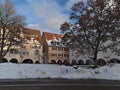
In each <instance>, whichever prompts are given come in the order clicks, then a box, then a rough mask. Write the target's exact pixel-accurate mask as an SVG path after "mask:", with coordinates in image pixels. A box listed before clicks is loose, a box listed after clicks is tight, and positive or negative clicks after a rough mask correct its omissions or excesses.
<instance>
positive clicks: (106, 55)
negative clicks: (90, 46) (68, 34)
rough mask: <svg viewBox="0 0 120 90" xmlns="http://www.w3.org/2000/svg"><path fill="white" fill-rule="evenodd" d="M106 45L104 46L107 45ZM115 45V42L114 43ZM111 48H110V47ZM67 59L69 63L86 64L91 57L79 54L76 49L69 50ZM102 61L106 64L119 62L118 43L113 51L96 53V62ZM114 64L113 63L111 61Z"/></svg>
mask: <svg viewBox="0 0 120 90" xmlns="http://www.w3.org/2000/svg"><path fill="white" fill-rule="evenodd" d="M107 43H111V41H108V42H107ZM107 43H106V45H107ZM114 43H115V42H114ZM111 48H112V46H111ZM69 56H70V57H69V59H70V62H73V61H76V62H77V63H79V62H80V61H83V63H84V64H87V61H88V60H92V57H90V56H87V54H84V55H83V54H81V53H80V52H79V51H77V49H70V52H69ZM101 59H102V60H104V61H105V62H106V63H107V62H109V61H111V60H119V61H120V41H118V43H117V46H116V47H115V49H113V50H110V49H109V48H108V49H107V50H104V51H100V52H99V53H98V58H97V60H101ZM112 62H114V61H112Z"/></svg>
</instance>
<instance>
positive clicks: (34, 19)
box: [16, 0, 80, 33]
mask: <svg viewBox="0 0 120 90" xmlns="http://www.w3.org/2000/svg"><path fill="white" fill-rule="evenodd" d="M26 1H27V3H28V4H25V5H24V4H23V5H21V7H20V6H16V7H17V11H18V12H19V13H22V14H23V15H24V16H26V19H27V20H26V22H27V24H28V25H27V27H30V28H32V29H40V30H42V31H48V32H56V33H60V30H59V28H60V25H61V24H62V23H64V22H65V21H67V20H68V18H69V15H67V14H65V13H64V12H65V11H67V10H70V8H71V6H72V5H73V4H74V3H75V2H76V1H80V0H69V1H68V2H67V3H66V5H64V6H60V5H59V4H58V3H57V2H56V0H26Z"/></svg>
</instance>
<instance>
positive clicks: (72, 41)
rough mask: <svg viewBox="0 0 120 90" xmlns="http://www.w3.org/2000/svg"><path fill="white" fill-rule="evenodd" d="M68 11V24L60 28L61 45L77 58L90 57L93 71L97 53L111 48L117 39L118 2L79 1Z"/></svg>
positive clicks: (119, 13)
mask: <svg viewBox="0 0 120 90" xmlns="http://www.w3.org/2000/svg"><path fill="white" fill-rule="evenodd" d="M71 10H72V13H71V15H70V21H69V22H65V23H63V24H62V25H61V28H60V29H61V31H62V33H64V41H65V42H67V43H68V44H69V45H70V46H71V47H72V48H75V49H77V50H79V52H80V54H87V55H88V56H89V57H90V56H92V59H93V61H94V65H95V67H96V66H97V65H96V62H97V55H98V52H99V51H103V50H106V49H108V48H109V49H111V47H112V48H113V47H114V46H115V45H116V44H115V42H117V40H118V39H119V38H120V1H119V0H86V1H85V0H83V1H80V2H77V3H75V4H74V5H73V6H72V8H71Z"/></svg>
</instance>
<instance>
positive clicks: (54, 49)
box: [42, 32, 69, 63]
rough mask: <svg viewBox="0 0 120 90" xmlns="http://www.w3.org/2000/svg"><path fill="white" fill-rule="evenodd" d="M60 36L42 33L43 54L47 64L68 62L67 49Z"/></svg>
mask: <svg viewBox="0 0 120 90" xmlns="http://www.w3.org/2000/svg"><path fill="white" fill-rule="evenodd" d="M62 37H63V35H62V34H55V33H49V32H43V35H42V39H43V45H44V48H43V53H44V57H45V59H46V62H47V63H53V62H56V63H59V62H62V63H63V62H64V61H69V47H67V46H66V45H65V43H63V42H62Z"/></svg>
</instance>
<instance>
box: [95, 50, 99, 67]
mask: <svg viewBox="0 0 120 90" xmlns="http://www.w3.org/2000/svg"><path fill="white" fill-rule="evenodd" d="M97 54H98V51H97V50H96V51H95V52H94V68H97Z"/></svg>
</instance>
